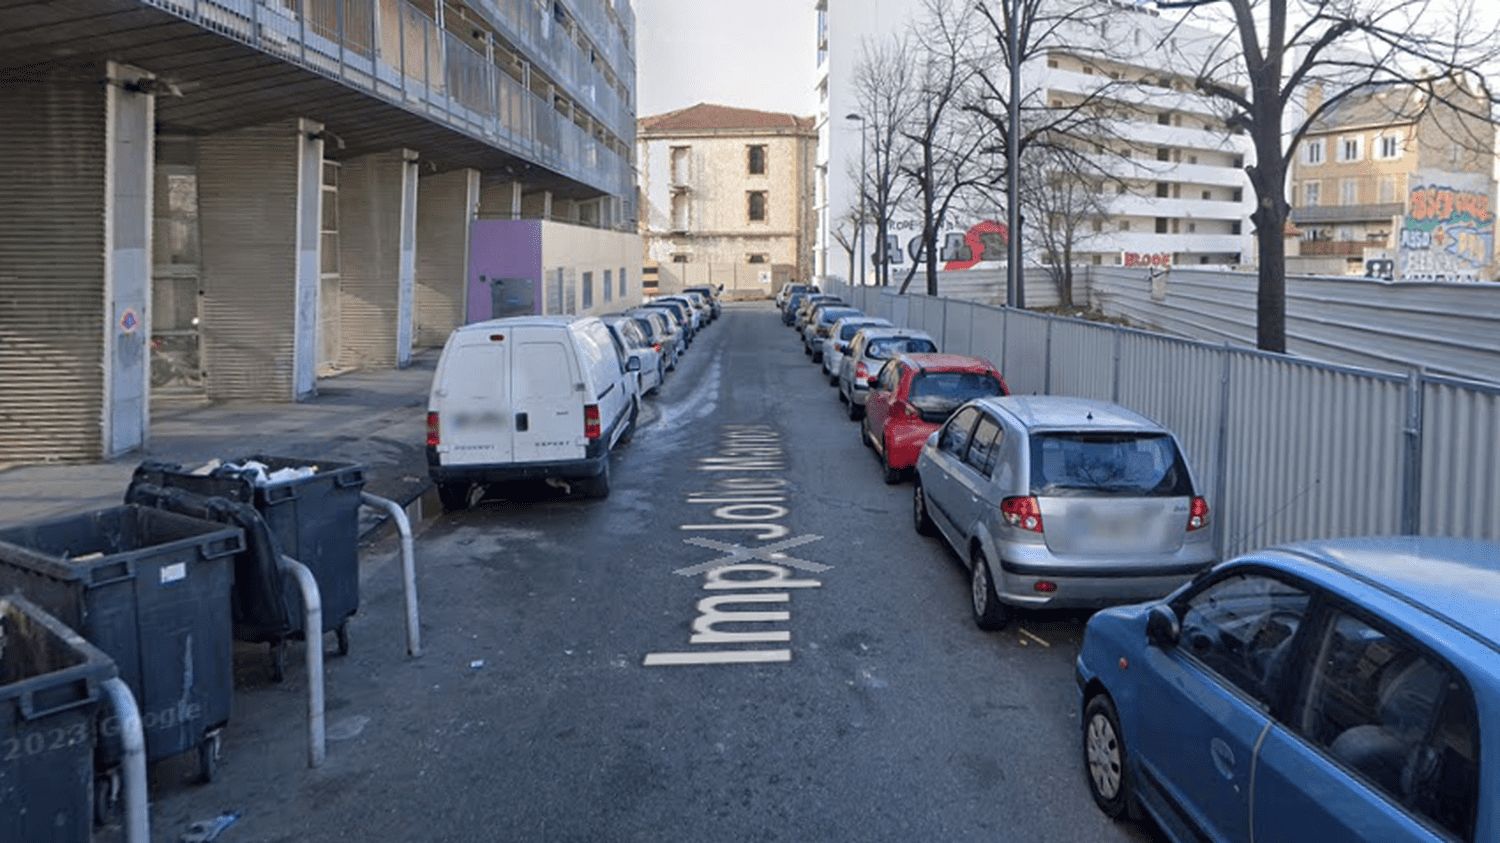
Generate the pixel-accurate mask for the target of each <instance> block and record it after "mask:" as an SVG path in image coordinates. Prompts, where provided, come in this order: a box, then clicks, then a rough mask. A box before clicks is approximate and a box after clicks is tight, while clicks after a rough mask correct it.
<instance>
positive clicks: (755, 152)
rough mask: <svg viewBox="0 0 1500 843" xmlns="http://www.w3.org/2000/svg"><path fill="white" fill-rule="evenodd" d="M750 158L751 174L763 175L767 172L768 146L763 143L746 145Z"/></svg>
mask: <svg viewBox="0 0 1500 843" xmlns="http://www.w3.org/2000/svg"><path fill="white" fill-rule="evenodd" d="M745 150H746V155H747V157H748V158H749V164H750V175H752V176H763V175H765V174H766V148H765V146H764V145H762V144H756V145H754V146H747V147H745Z"/></svg>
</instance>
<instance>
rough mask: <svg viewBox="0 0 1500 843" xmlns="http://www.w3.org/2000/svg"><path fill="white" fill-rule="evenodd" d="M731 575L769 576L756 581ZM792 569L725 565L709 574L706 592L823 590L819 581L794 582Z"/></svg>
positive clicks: (747, 563)
mask: <svg viewBox="0 0 1500 843" xmlns="http://www.w3.org/2000/svg"><path fill="white" fill-rule="evenodd" d="M730 574H767V575H768V576H765V577H757V578H755V579H742V578H739V577H732V576H729V575H730ZM791 577H792V571H791V569H790V568H786V567H783V566H781V565H762V564H759V563H755V562H741V563H740V564H738V565H725V566H724V567H722V568H715V569H713V570H712V571H709V572H708V577H707V581H706V582H704V583H703V590H704V591H724V590H725V589H730V588H822V586H823V584H822V583H820V582H818V581H817V580H794V579H792V578H791Z"/></svg>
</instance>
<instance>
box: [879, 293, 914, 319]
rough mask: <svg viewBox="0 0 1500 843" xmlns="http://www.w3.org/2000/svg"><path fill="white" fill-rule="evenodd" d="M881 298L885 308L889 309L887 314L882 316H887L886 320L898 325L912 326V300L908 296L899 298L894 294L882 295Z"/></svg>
mask: <svg viewBox="0 0 1500 843" xmlns="http://www.w3.org/2000/svg"><path fill="white" fill-rule="evenodd" d="M880 298H881V301H882V302H883V304H884V305H885V307H887V308H888V310H886V312H885V313H884V314H882V315H883V316H885V318H887V319H889V320H891V322H892V323H893V324H896V325H902V326H910V325H911V317H910V312H909V308H910V307H911V299H910V298H908V297H906V296H898V295H895V294H894V293H882V294H881V296H880Z"/></svg>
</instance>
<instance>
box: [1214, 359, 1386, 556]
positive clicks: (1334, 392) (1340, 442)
mask: <svg viewBox="0 0 1500 843" xmlns="http://www.w3.org/2000/svg"><path fill="white" fill-rule="evenodd" d="M1230 355H1231V356H1230V369H1229V373H1230V377H1229V406H1228V412H1227V414H1226V417H1225V418H1226V421H1227V424H1228V435H1227V440H1226V448H1225V464H1226V465H1228V466H1232V467H1233V470H1231V471H1229V472H1228V473H1227V475H1226V476H1225V481H1226V482H1225V505H1224V507H1223V509H1221V517H1223V519H1224V535H1225V550H1226V551H1227V552H1228V553H1229V554H1237V553H1243V552H1245V551H1247V550H1252V549H1254V548H1258V547H1265V546H1267V545H1272V544H1279V543H1282V542H1288V541H1298V540H1302V539H1317V538H1329V537H1334V536H1354V535H1371V534H1393V533H1398V532H1400V529H1401V485H1402V476H1403V475H1402V467H1403V452H1404V448H1403V443H1404V436H1403V432H1402V431H1403V428H1404V422H1405V414H1406V381H1405V380H1404V379H1401V378H1384V377H1375V376H1371V375H1366V374H1359V373H1356V372H1354V371H1351V370H1344V369H1333V368H1325V367H1320V366H1316V365H1309V364H1306V363H1299V362H1294V361H1292V360H1289V359H1286V358H1276V357H1272V356H1269V355H1262V354H1254V353H1246V352H1239V351H1235V352H1230Z"/></svg>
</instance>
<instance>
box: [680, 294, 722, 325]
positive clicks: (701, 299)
mask: <svg viewBox="0 0 1500 843" xmlns="http://www.w3.org/2000/svg"><path fill="white" fill-rule="evenodd" d="M669 298H673V299H677V300H679V301H686V302H687V303H688V304H689V305H692V307H693V309H694V310H696V311H698V318H699V320H700V324H702V325H707V324H708V323H710V322H712V321H714V309H713V304H712V303H711V302H709V300H708V297H707V296H705V295H703V294H702V293H687V292H684V293H679V294H677V295H675V296H669Z"/></svg>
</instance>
